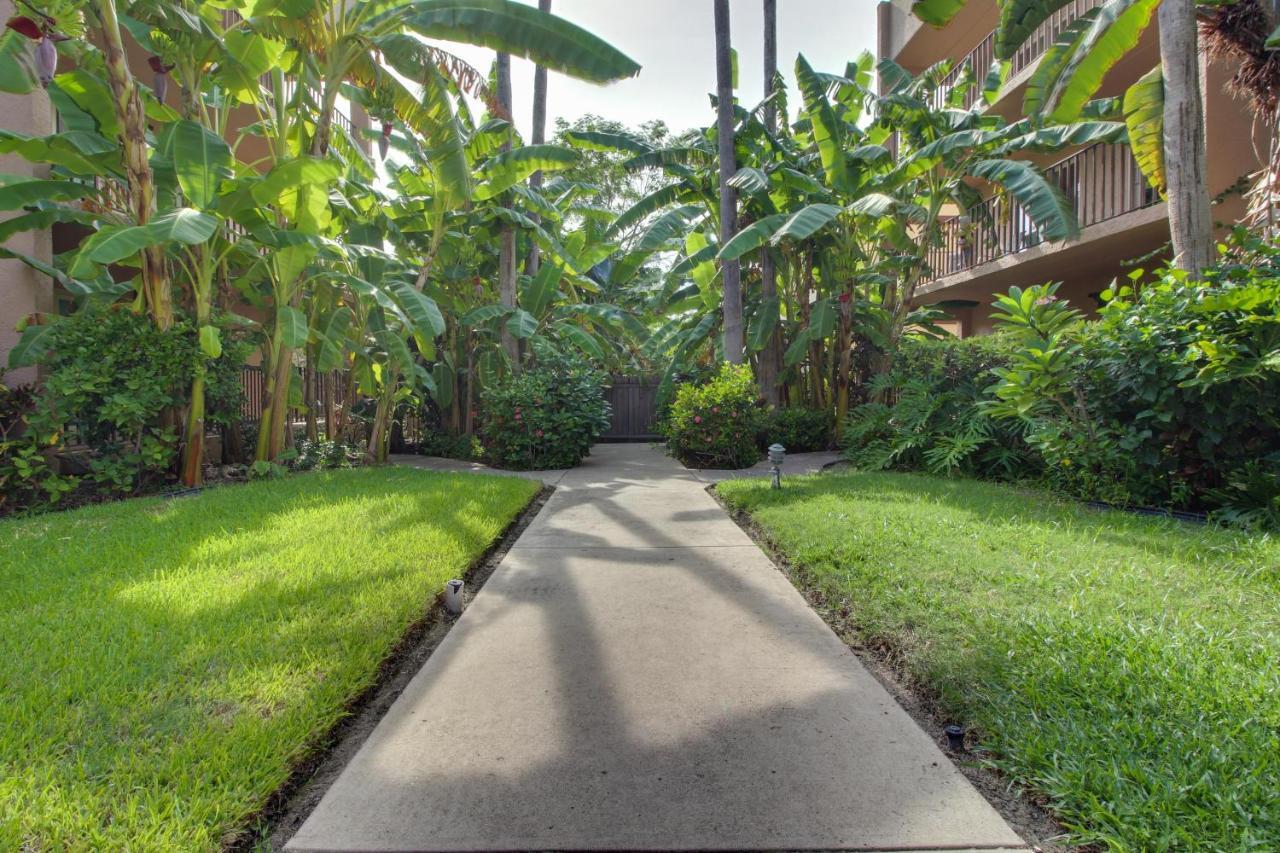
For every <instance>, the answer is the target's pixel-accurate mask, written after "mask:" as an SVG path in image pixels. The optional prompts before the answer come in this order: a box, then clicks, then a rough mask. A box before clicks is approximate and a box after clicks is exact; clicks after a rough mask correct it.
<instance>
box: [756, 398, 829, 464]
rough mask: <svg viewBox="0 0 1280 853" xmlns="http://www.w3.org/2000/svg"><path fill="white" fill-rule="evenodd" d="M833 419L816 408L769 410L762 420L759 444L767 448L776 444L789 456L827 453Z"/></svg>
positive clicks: (827, 413)
mask: <svg viewBox="0 0 1280 853" xmlns="http://www.w3.org/2000/svg"><path fill="white" fill-rule="evenodd" d="M833 420H834V419H833V418H832V416H831V413H830V412H820V411H818V410H817V409H805V408H799V407H795V408H786V409H771V410H770V411H768V412H766V413H765V415H764V418H763V421H764V426H763V427H762V428H761V430H760V444H761V445H762V446H763V447H766V448H767V447H768V446H769V445H771V444H774V443H775V442H776V443H778V444H781V445H782V446H783V447H785V448H786V449H787V451H788V452H789V453H809V452H812V451H816V450H826V449H827V448H829V447H830V446H831V430H832V426H833Z"/></svg>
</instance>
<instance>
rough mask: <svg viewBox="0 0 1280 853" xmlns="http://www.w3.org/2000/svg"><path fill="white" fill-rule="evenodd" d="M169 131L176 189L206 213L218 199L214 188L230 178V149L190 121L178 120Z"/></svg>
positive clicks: (216, 190)
mask: <svg viewBox="0 0 1280 853" xmlns="http://www.w3.org/2000/svg"><path fill="white" fill-rule="evenodd" d="M172 127H173V129H172V130H171V131H170V134H169V137H168V139H169V145H170V152H169V153H170V155H171V156H172V158H173V167H174V170H175V171H176V172H177V174H178V185H179V186H181V187H182V192H183V193H185V194H186V196H187V199H188V200H189V201H190V202H191V204H192V205H193V206H194V207H197V208H200V209H201V210H207V209H208V208H210V207H212V206H213V202H214V199H216V198H217V197H218V186H219V185H220V184H221V183H222V181H223V179H225V178H228V177H230V176H231V147H230V146H229V145H227V143H226V140H224V139H223V138H222V137H221V136H219V135H217V134H216V133H213V132H212V131H210V130H208V129H206V128H204V127H202V126H201V125H199V124H197V123H196V122H194V121H190V120H188V119H182V120H181V121H178V122H176V123H175V124H174V125H173V126H172Z"/></svg>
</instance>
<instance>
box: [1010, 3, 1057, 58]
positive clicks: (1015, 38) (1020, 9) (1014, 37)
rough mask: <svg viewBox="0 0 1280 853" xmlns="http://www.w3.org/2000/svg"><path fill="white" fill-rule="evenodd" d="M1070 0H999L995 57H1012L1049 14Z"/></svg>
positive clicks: (1047, 18)
mask: <svg viewBox="0 0 1280 853" xmlns="http://www.w3.org/2000/svg"><path fill="white" fill-rule="evenodd" d="M1070 2H1071V0H1000V3H999V6H1000V25H999V26H998V27H997V28H996V43H995V53H996V58H997V59H1012V58H1013V55H1014V54H1015V53H1017V51H1018V48H1019V47H1021V46H1022V43H1023V42H1024V41H1026V40H1027V39H1028V38H1029V37H1030V36H1031V34H1032V33H1034V32H1035V31H1036V28H1037V27H1039V26H1040V25H1041V24H1043V23H1044V22H1045V21H1047V20H1049V16H1050V15H1052V14H1053V13H1054V12H1056V11H1058V10H1059V9H1061V8H1062V7H1063V6H1066V5H1067V4H1068V3H1070Z"/></svg>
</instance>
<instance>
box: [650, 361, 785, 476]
mask: <svg viewBox="0 0 1280 853" xmlns="http://www.w3.org/2000/svg"><path fill="white" fill-rule="evenodd" d="M761 405H762V401H761V400H760V398H759V395H758V393H757V391H756V384H755V379H754V377H752V375H751V368H750V367H749V366H748V365H733V364H725V365H723V366H722V367H721V368H720V371H719V372H718V373H717V374H716V375H715V376H714V377H713V378H712V379H711V380H710V381H708V382H705V383H703V384H701V385H681V386H680V387H679V388H678V389H677V390H676V396H675V399H674V400H673V401H672V403H671V408H670V409H669V410H668V412H667V416H666V419H665V420H664V421H663V422H662V424H661V427H660V428H661V430H662V434H663V435H664V436H666V439H667V447H668V448H670V450H671V453H672V454H673V455H674V456H675V457H676V458H677V459H679V460H680V461H681V462H683V463H684V464H686V465H689V466H690V467H694V468H747V467H750V466H751V465H753V464H755V463H756V462H757V461H758V460H759V459H760V447H759V445H758V444H757V441H756V438H757V434H758V433H759V432H760V427H761V424H762V423H763V418H764V411H763V409H762V408H761Z"/></svg>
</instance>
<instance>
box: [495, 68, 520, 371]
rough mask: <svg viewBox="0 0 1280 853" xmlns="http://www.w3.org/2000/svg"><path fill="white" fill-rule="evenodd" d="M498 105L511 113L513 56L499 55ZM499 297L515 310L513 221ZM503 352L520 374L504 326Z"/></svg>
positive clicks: (502, 250)
mask: <svg viewBox="0 0 1280 853" xmlns="http://www.w3.org/2000/svg"><path fill="white" fill-rule="evenodd" d="M497 66H498V69H497V70H498V103H499V104H501V106H502V108H503V109H504V110H506V111H507V114H508V115H510V113H511V56H510V55H509V54H506V53H499V54H498V62H497ZM502 150H503V151H510V150H511V145H510V143H505V144H503V146H502ZM498 298H499V300H501V302H502V304H503V305H504V306H506V307H507V308H515V307H516V229H515V226H514V225H512V224H511V223H510V222H504V223H503V224H502V230H501V231H500V232H499V234H498ZM500 335H501V339H502V350H503V352H505V353H506V354H507V361H508V362H509V363H510V365H511V372H512V373H519V372H520V342H519V341H517V340H516V336H515V335H513V334H511V332H510V331H509V330H508V329H507V324H506V323H503V324H502V329H501V332H500Z"/></svg>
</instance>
